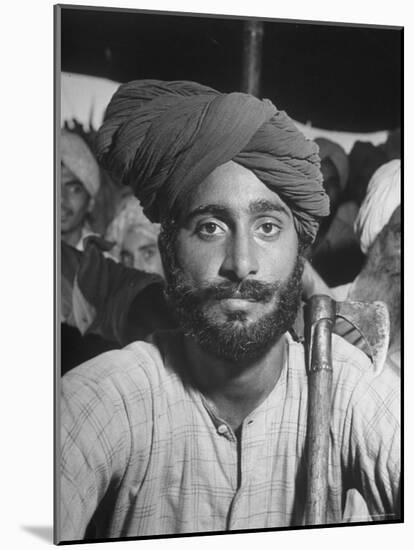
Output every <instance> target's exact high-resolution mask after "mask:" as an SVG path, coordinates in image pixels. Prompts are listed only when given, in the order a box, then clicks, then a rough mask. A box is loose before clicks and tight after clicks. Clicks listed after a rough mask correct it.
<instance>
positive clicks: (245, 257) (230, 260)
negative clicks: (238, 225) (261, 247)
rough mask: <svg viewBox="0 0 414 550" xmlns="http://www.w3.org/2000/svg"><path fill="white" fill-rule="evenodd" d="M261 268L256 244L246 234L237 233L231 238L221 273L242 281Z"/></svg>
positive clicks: (231, 278)
mask: <svg viewBox="0 0 414 550" xmlns="http://www.w3.org/2000/svg"><path fill="white" fill-rule="evenodd" d="M258 270H259V264H258V260H257V251H256V245H255V244H254V242H252V240H251V239H249V237H247V236H246V235H237V236H235V237H233V238H232V239H230V240H229V242H228V243H227V248H226V255H225V258H224V261H223V263H222V265H221V270H220V271H221V273H220V274H221V275H222V276H224V277H227V278H228V279H230V280H238V281H242V280H243V279H246V277H248V276H249V275H255V274H256V273H257V272H258Z"/></svg>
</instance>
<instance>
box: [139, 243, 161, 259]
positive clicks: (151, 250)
mask: <svg viewBox="0 0 414 550" xmlns="http://www.w3.org/2000/svg"><path fill="white" fill-rule="evenodd" d="M139 251H140V254H141V256H142V257H143V258H144V260H145V261H146V262H148V261H149V260H150V259H151V258H153V256H155V254H156V251H157V249H156V247H155V246H144V247H142V248H140V250H139Z"/></svg>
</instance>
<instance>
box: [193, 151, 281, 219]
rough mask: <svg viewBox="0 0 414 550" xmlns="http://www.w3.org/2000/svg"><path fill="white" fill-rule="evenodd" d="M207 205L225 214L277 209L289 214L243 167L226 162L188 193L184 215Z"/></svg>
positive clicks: (270, 191)
mask: <svg viewBox="0 0 414 550" xmlns="http://www.w3.org/2000/svg"><path fill="white" fill-rule="evenodd" d="M209 206H213V207H217V208H220V207H221V208H225V209H227V210H229V211H233V212H238V211H240V212H241V211H245V212H249V213H255V212H256V211H263V210H265V209H266V208H267V209H268V210H270V209H273V210H280V211H286V214H288V215H291V212H290V209H289V207H288V206H287V205H286V203H285V202H284V201H283V200H282V199H281V198H280V197H279V195H278V194H277V193H276V192H275V191H273V190H270V189H269V188H268V187H267V186H266V185H265V184H264V183H263V182H262V181H260V179H259V178H258V177H257V176H256V175H255V174H254V173H253V172H252V171H251V170H248V169H247V168H244V167H243V166H241V165H239V164H237V163H235V162H233V161H230V162H227V163H226V164H222V165H221V166H219V167H218V168H216V169H215V170H214V171H213V172H212V173H211V174H210V175H209V176H208V177H207V178H206V179H205V180H204V181H203V182H202V183H200V184H199V185H198V186H197V187H196V188H195V189H194V190H193V191H192V193H190V194H189V196H188V198H187V204H186V208H185V210H186V214H187V215H189V214H191V213H192V212H194V211H196V210H202V209H204V208H208V207H209Z"/></svg>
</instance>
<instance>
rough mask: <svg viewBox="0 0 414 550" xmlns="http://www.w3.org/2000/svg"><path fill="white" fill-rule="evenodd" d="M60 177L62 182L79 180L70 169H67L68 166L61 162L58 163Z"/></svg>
mask: <svg viewBox="0 0 414 550" xmlns="http://www.w3.org/2000/svg"><path fill="white" fill-rule="evenodd" d="M60 178H61V182H62V184H64V183H68V182H69V181H74V180H76V181H79V178H78V177H77V176H76V175H75V174H74V173H73V172H72V171H71V170H69V168H68V167H67V166H66V164H64V163H63V162H62V163H61V164H60ZM80 183H82V182H80Z"/></svg>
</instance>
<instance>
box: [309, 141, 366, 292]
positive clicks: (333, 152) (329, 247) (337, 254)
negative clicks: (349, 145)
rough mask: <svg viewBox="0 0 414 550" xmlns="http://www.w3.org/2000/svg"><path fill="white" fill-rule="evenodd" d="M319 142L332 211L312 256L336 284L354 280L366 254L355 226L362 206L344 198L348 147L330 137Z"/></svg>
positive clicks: (324, 276) (328, 278) (319, 235)
mask: <svg viewBox="0 0 414 550" xmlns="http://www.w3.org/2000/svg"><path fill="white" fill-rule="evenodd" d="M315 142H316V143H317V144H318V146H319V155H320V157H321V172H322V175H323V186H324V188H325V191H326V192H327V194H328V195H329V201H330V214H329V217H328V218H326V219H325V220H323V221H322V222H321V226H320V229H319V233H318V237H317V240H316V242H315V244H314V246H313V247H312V250H311V251H310V258H311V261H312V265H313V267H314V268H315V269H316V271H317V272H318V273H319V275H320V276H321V277H322V278H323V279H324V280H325V281H326V282H327V283H328V284H329V285H330V286H334V285H337V284H340V283H344V282H346V281H350V280H352V278H353V277H354V276H355V275H356V274H357V273H358V270H359V268H360V265H361V261H362V255H361V253H360V251H359V245H358V240H357V237H356V235H355V232H354V228H353V224H354V221H355V217H356V215H357V213H358V206H357V204H356V203H355V202H354V201H347V200H344V197H345V196H346V187H347V184H348V179H349V159H348V156H347V154H346V153H345V151H344V149H343V148H342V147H341V146H340V145H339V144H338V143H335V142H333V141H331V140H329V139H326V138H321V137H319V138H316V139H315Z"/></svg>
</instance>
